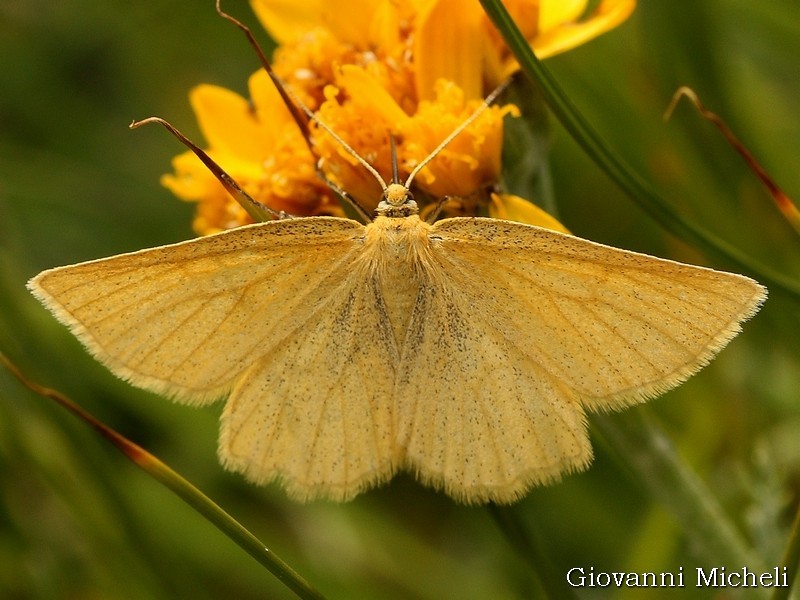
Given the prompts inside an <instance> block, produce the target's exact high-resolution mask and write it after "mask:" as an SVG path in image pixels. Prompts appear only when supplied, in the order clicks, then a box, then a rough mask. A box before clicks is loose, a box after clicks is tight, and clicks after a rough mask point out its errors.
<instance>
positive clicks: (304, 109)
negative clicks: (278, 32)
mask: <svg viewBox="0 0 800 600" xmlns="http://www.w3.org/2000/svg"><path fill="white" fill-rule="evenodd" d="M220 2H221V0H217V14H218V15H219V16H220V17H222V18H223V19H226V20H228V21H230V22H231V23H233V24H234V25H235V26H236V27H238V28H239V29H240V30H241V31H242V32H243V33H244V34H245V36H246V37H247V41H248V42H249V43H250V45H251V46H252V47H253V49H254V50H255V51H256V54H257V55H258V60H259V62H260V63H261V66H262V67H264V70H265V71H266V72H267V75H269V78H270V79H271V80H272V83H273V84H274V85H275V88H276V89H277V90H278V93H279V94H280V96H281V99H282V100H283V103H284V104H285V105H286V108H288V109H289V112H290V113H291V115H292V118H293V119H294V122H295V123H297V126H298V127H299V128H300V133H302V135H303V139H304V140H305V142H306V146H308V150H309V151H310V152H311V155H312V156H313V157H314V158H315V159H316V161H315V163H314V170H315V172H316V174H317V176H318V177H319V178H320V179H321V180H322V181H324V182H325V184H326V185H327V186H328V187H329V188H331V189H332V190H333V191H334V192H336V193H337V194H338V195H339V196H341V197H342V198H344V199H345V200H346V201H347V202H348V203H349V204H350V205H351V206H352V207H353V208H354V209H355V210H356V212H357V213H358V214H359V216H361V217H362V218H363V219H364V220H365V221H366V222H369V221H371V220H372V217H371V216H370V214H369V211H367V210H365V209H364V207H362V206H361V205H360V204H359V203H358V202H357V201H356V200H355V198H353V197H352V196H351V195H350V194H348V193H347V192H345V191H344V190H343V189H341V188H340V187H339V186H338V185H336V184H335V183H334V182H333V181H331V180H330V179H328V177H327V176H326V175H325V173H323V172H322V169H321V168H320V166H319V158H320V157H319V156H318V155H317V153H316V151H315V149H314V146H313V144H312V143H311V132H310V129H309V127H308V122H309V121H314V122H315V123H316V124H317V125H318V126H319V127H321V128H322V129H323V130H325V131H326V132H327V133H328V134H330V135H331V136H332V137H333V139H335V140H336V141H337V142H338V143H339V144H340V145H341V146H342V147H343V148H344V149H345V150H346V151H347V152H348V153H349V154H351V155H352V156H353V157H355V159H356V160H357V161H358V162H359V163H360V164H361V165H363V166H364V167H365V168H366V169H367V170H368V171H369V172H370V173H372V175H373V176H374V177H375V178H376V179H377V180H378V183H380V185H381V188H382V189H386V182H384V181H383V179H382V178H381V176H380V175H379V174H378V171H376V170H375V168H374V167H373V166H372V165H370V164H369V163H368V162H367V161H366V160H364V159H363V158H361V156H359V154H358V153H357V152H356V151H355V150H353V148H351V147H350V146H349V145H348V144H347V142H345V141H344V140H343V139H342V138H341V137H339V136H338V135H337V134H336V133H335V132H334V131H333V130H332V129H331V128H330V127H328V125H326V124H325V123H323V122H322V121H321V120H320V119H319V118H318V117H317V116H316V115H315V114H314V113H313V112H312V110H311V109H310V108H308V106H306V104H305V102H303V101H302V100H301V99H300V98H299V97H298V96H297V94H295V93H294V92H293V91H292V89H291V88H290V87H289V86H287V85H286V84H285V83H284V82H283V80H282V79H281V78H280V77H278V75H277V74H276V73H275V71H273V70H272V65H271V64H270V62H269V59H268V58H267V55H266V54H265V53H264V50H262V48H261V45H260V44H259V43H258V41H257V40H256V38H255V36H254V35H253V32H252V31H250V28H249V27H248V26H247V25H245V24H244V23H242V22H241V21H239V20H238V19H236V18H235V17H233V16H231V15H229V14H228V13H226V12H225V11H223V10H222V7H221V5H220Z"/></svg>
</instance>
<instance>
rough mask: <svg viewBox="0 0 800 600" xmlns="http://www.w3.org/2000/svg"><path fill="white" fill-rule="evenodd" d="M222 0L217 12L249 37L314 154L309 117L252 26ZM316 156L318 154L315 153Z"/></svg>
mask: <svg viewBox="0 0 800 600" xmlns="http://www.w3.org/2000/svg"><path fill="white" fill-rule="evenodd" d="M220 2H221V0H217V14H218V15H219V16H220V17H222V18H223V19H226V20H227V21H230V22H231V23H233V24H234V25H235V26H236V27H238V28H239V29H240V30H241V31H242V33H244V35H245V36H246V37H247V41H248V42H249V43H250V46H252V48H253V50H255V52H256V54H257V55H258V60H259V62H260V63H261V66H262V67H264V70H265V71H266V72H267V75H269V78H270V79H271V80H272V83H274V84H275V87H276V88H277V89H278V93H279V94H280V96H281V99H282V100H283V103H284V104H285V105H286V108H288V109H289V112H290V113H291V114H292V118H293V119H294V121H295V123H297V126H298V127H299V128H300V131H301V132H302V134H303V139H304V140H305V141H306V144H307V145H308V149H309V150H311V153H312V154H314V149H313V148H312V147H311V138H310V135H309V129H308V119H306V118H305V115H304V114H303V112H302V111H300V110H299V109H298V108H297V106H296V105H295V104H294V102H292V98H291V97H290V96H289V94H288V93H287V91H286V86H284V85H283V81H281V79H280V77H278V76H277V75H276V74H275V71H273V70H272V65H271V64H270V62H269V59H267V55H266V54H264V50H262V49H261V44H259V43H258V40H256V38H255V36H254V35H253V32H252V31H250V28H249V27H248V26H247V25H245V24H244V23H242V22H241V21H240V20H239V19H237V18H235V17H233V16H231V15H229V14H228V13H226V12H225V11H223V10H222V6H221V4H220ZM314 156H316V154H314Z"/></svg>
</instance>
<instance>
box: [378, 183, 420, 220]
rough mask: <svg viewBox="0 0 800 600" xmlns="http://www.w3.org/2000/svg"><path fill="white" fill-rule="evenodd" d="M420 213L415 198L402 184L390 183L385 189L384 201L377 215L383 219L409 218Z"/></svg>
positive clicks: (379, 206)
mask: <svg viewBox="0 0 800 600" xmlns="http://www.w3.org/2000/svg"><path fill="white" fill-rule="evenodd" d="M418 212H419V208H418V207H417V203H416V202H415V201H414V196H413V195H412V194H411V192H410V191H409V189H408V188H407V187H406V186H405V185H403V184H402V183H396V182H395V183H390V184H389V185H387V186H386V187H385V188H384V189H383V200H381V202H380V203H379V204H378V207H377V208H376V209H375V213H376V214H377V215H379V216H381V217H398V218H399V217H408V216H410V215H415V214H417V213H418Z"/></svg>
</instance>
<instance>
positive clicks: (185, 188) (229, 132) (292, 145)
mask: <svg viewBox="0 0 800 600" xmlns="http://www.w3.org/2000/svg"><path fill="white" fill-rule="evenodd" d="M250 96H251V98H252V105H251V104H250V103H249V102H248V101H247V100H245V99H244V98H242V97H240V96H239V95H237V94H235V93H234V92H231V91H230V90H227V89H225V88H221V87H217V86H212V85H200V86H198V87H196V88H195V89H193V90H192V92H191V94H190V100H191V103H192V108H193V109H194V111H195V114H196V115H197V118H198V121H199V123H200V129H201V130H202V132H203V136H204V137H205V138H206V140H207V141H208V142H209V144H210V149H209V150H208V153H209V155H210V156H211V157H212V158H213V159H214V160H215V161H216V162H217V163H218V164H219V165H220V166H222V168H223V169H225V170H226V172H227V173H228V174H229V175H230V176H231V177H233V179H234V180H235V181H236V182H237V183H238V184H239V185H240V186H241V187H242V188H243V189H244V190H245V191H246V192H247V193H248V194H250V195H251V196H252V197H253V198H254V199H255V200H257V201H259V202H262V203H263V204H266V205H267V206H269V207H270V208H272V209H274V210H277V211H280V210H283V211H286V212H287V213H289V214H303V215H314V214H334V215H341V214H342V211H341V208H340V207H339V204H338V199H337V198H335V194H334V193H333V192H332V191H331V190H330V188H328V187H327V186H326V185H325V184H324V183H323V182H322V181H320V179H319V178H318V177H317V176H316V174H315V172H314V160H313V157H312V156H311V152H310V151H309V150H308V147H307V145H306V143H305V141H304V140H303V137H302V135H301V134H300V131H299V129H298V128H297V125H296V124H295V122H294V121H293V120H292V118H291V116H290V114H289V111H288V109H287V108H286V106H285V105H284V104H283V101H282V100H281V98H280V96H279V95H278V93H277V91H276V90H275V87H274V86H273V84H272V82H271V81H270V80H269V77H267V74H266V72H265V71H257V72H256V73H255V74H254V75H253V76H252V77H251V78H250ZM172 165H173V168H174V169H175V174H174V175H164V176H163V177H162V179H161V181H162V183H163V185H165V186H166V187H167V188H169V189H170V190H171V191H172V192H173V193H174V194H175V195H176V196H178V197H179V198H181V199H183V200H190V201H197V202H200V207H199V209H198V213H197V216H196V218H195V222H194V228H195V230H196V231H197V232H198V233H201V234H208V233H214V232H216V231H220V230H223V229H230V228H232V227H238V226H240V225H243V224H245V223H249V222H251V219H250V218H249V216H248V215H247V213H246V212H245V211H244V209H243V208H242V207H241V206H239V204H238V203H236V201H235V200H233V199H232V198H231V197H230V196H229V195H228V193H227V192H225V190H224V189H223V187H222V186H221V185H220V184H219V182H217V180H216V178H215V177H214V176H213V175H212V174H211V172H210V171H209V170H208V169H207V168H206V167H205V166H204V165H203V164H202V163H201V162H200V161H199V160H198V159H197V157H195V155H194V154H192V153H191V152H185V153H183V154H180V155H178V156H176V157H175V158H174V159H173V161H172Z"/></svg>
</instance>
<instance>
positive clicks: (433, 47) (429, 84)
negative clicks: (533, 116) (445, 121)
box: [414, 0, 485, 100]
mask: <svg viewBox="0 0 800 600" xmlns="http://www.w3.org/2000/svg"><path fill="white" fill-rule="evenodd" d="M483 23H484V15H483V12H482V11H481V10H480V6H479V4H478V3H477V2H464V1H463V0H429V1H428V2H426V3H425V5H424V6H423V7H422V8H421V9H420V13H419V15H417V21H416V27H415V32H414V74H415V80H416V88H417V96H418V98H419V99H420V100H431V99H432V98H433V97H434V87H435V85H436V82H437V81H438V80H439V79H447V80H449V81H452V82H453V83H455V84H456V85H457V86H458V87H459V88H461V90H462V91H463V92H464V95H465V96H466V97H467V98H469V99H473V98H482V97H483V95H484V90H483V70H482V68H481V64H482V62H483V52H484V43H485V41H484V35H485V33H484V28H483V27H484V26H483Z"/></svg>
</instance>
